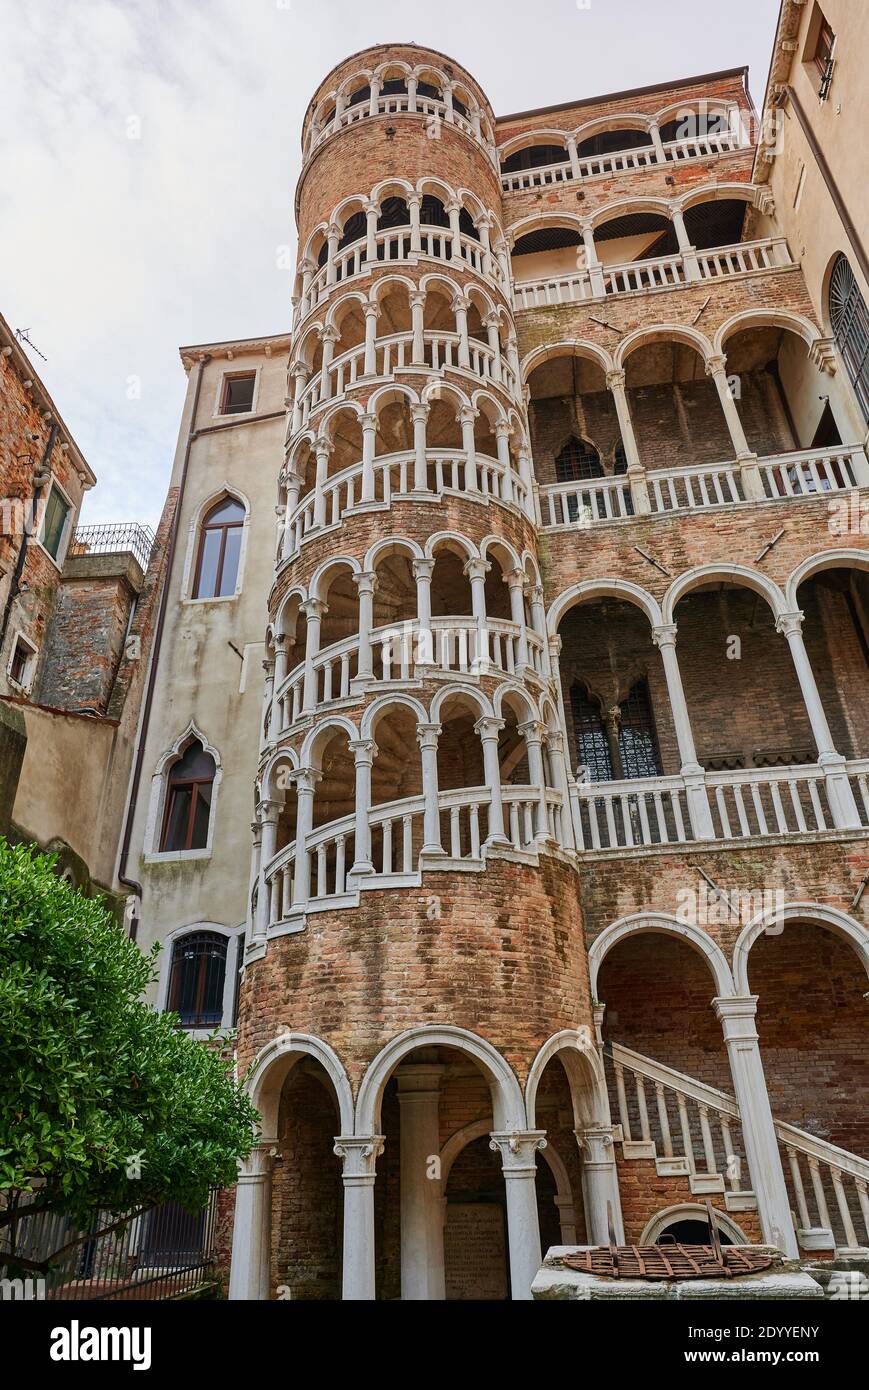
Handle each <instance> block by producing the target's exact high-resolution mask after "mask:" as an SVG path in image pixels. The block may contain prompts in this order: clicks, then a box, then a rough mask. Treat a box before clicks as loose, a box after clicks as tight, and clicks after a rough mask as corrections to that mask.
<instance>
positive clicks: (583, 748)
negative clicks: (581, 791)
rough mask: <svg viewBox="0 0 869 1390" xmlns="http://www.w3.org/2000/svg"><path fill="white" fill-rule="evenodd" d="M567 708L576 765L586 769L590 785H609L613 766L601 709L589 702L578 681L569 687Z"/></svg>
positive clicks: (585, 690) (590, 700)
mask: <svg viewBox="0 0 869 1390" xmlns="http://www.w3.org/2000/svg"><path fill="white" fill-rule="evenodd" d="M570 705H571V710H572V712H573V728H574V733H575V736H576V757H577V762H578V763H579V765H580V766H582V767H587V768H588V775H589V778H590V779H591V781H592V782H611V781H612V780H613V764H612V758H611V756H610V748H609V742H608V740H607V736H606V729H605V727H604V722H603V714H602V713H601V708H600V705H599V704H597V703H596V702H595V701H594V700H592V699H591V697H590V696H589V693H588V690H587V689H586V687H585V686H584V685H581V684H580V682H579V681H575V682H574V684H573V686H572V687H571V691H570Z"/></svg>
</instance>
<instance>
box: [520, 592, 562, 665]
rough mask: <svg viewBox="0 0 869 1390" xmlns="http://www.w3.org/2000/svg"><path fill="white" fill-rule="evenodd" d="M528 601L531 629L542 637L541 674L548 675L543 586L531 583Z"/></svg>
mask: <svg viewBox="0 0 869 1390" xmlns="http://www.w3.org/2000/svg"><path fill="white" fill-rule="evenodd" d="M528 601H529V603H530V604H531V630H532V632H536V633H537V635H538V636H539V637H542V638H543V674H544V676H546V677H550V676H551V675H552V659H551V656H550V651H549V643H548V641H547V636H546V606H545V604H544V602H543V586H542V585H541V584H532V585H531V586H530V587H529V589H528ZM559 650H561V648H560V647H559ZM559 688H560V687H559Z"/></svg>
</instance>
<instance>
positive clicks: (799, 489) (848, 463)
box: [758, 444, 869, 500]
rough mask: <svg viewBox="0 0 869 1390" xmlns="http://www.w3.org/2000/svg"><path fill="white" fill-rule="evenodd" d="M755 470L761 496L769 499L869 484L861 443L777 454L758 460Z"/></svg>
mask: <svg viewBox="0 0 869 1390" xmlns="http://www.w3.org/2000/svg"><path fill="white" fill-rule="evenodd" d="M758 469H759V471H760V476H761V481H762V483H763V490H764V493H765V495H766V496H767V497H768V498H770V499H772V500H775V499H778V498H781V497H811V496H815V495H817V494H818V493H823V492H841V491H843V490H847V489H850V488H855V487H861V486H866V484H867V482H869V464H867V461H866V455H865V453H864V451H863V446H862V445H861V444H836V445H828V446H827V447H825V448H822V449H803V450H799V451H797V452H795V453H790V454H777V455H774V456H773V457H769V458H763V459H760V460H759V461H758Z"/></svg>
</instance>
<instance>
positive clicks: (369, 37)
mask: <svg viewBox="0 0 869 1390" xmlns="http://www.w3.org/2000/svg"><path fill="white" fill-rule="evenodd" d="M777 8H778V6H777V0H762V3H758V0H731V3H729V4H728V5H727V6H726V7H719V9H718V10H715V9H714V8H713V9H711V10H710V9H708V8H707V9H706V10H704V11H703V17H702V23H698V22H697V21H698V9H697V6H696V4H695V3H693V0H678V2H677V0H659V3H658V4H655V5H649V4H647V3H645V0H592V3H591V8H590V9H589V10H579V9H578V8H577V6H576V4H575V0H549V2H548V3H547V4H546V5H544V6H540V5H538V6H537V7H536V10H534V11H530V10H529V9H528V7H527V5H525V4H520V3H518V0H506V2H505V3H502V4H499V5H497V6H493V5H483V6H476V7H472V6H470V5H468V4H466V3H464V2H463V0H439V3H437V4H435V5H432V4H431V3H429V0H425V2H424V0H410V2H409V3H405V4H403V5H402V7H401V10H400V12H399V18H398V19H396V13H397V12H396V11H395V9H394V7H393V6H391V5H386V4H384V3H382V0H376V3H373V4H368V5H365V6H359V5H358V4H353V3H350V2H349V0H348V2H347V3H339V0H333V3H320V4H310V3H306V4H303V3H302V2H301V0H292V3H290V4H287V3H284V0H244V3H241V0H138V3H131V0H76V3H75V4H74V5H71V4H66V3H62V0H28V3H27V4H26V5H22V4H21V3H20V0H0V32H2V33H3V36H4V41H3V46H2V49H0V94H2V95H0V99H2V106H3V110H2V115H0V169H2V179H0V248H2V259H0V308H2V309H3V312H4V313H5V315H6V318H7V319H8V320H9V321H10V322H11V323H12V324H13V326H14V327H23V328H29V329H30V332H31V336H32V338H33V341H34V342H35V343H36V344H37V346H38V347H40V348H41V350H42V351H43V352H44V353H46V354H47V356H48V358H49V361H48V363H47V364H42V363H40V362H39V361H38V359H35V360H36V364H37V366H38V368H39V371H40V373H41V375H42V376H43V378H44V379H45V381H46V384H47V385H48V387H49V389H50V390H51V392H52V394H53V395H54V397H55V400H56V401H57V404H58V407H59V409H60V410H61V412H62V414H63V415H64V417H65V419H66V420H67V422H68V424H69V426H70V428H71V429H72V430H73V432H74V434H75V436H76V439H77V441H78V443H79V444H80V446H81V448H82V449H83V451H84V453H85V456H86V457H87V458H88V461H89V462H90V464H91V466H92V467H93V469H94V471H95V472H96V474H97V476H98V479H99V482H98V485H97V487H96V488H95V489H94V491H93V492H92V493H91V494H90V495H89V498H88V501H87V503H86V516H87V519H88V520H91V521H95V520H105V521H111V520H122V519H135V520H140V521H150V522H151V523H153V522H154V521H155V520H156V518H157V516H158V515H159V511H160V506H161V502H162V497H163V494H164V492H165V488H166V485H167V482H168V477H169V469H170V465H171V458H172V453H173V450H174V446H175V437H176V434H177V429H178V419H179V416H180V410H181V402H182V399H183V393H184V387H185V379H184V374H183V371H182V369H181V367H180V364H179V360H178V354H177V348H178V345H179V344H182V343H192V342H207V341H213V340H217V339H220V338H226V337H234V336H238V337H242V336H245V335H248V334H251V335H252V334H258V333H270V332H280V331H282V330H285V329H286V328H287V326H288V321H289V313H290V305H289V296H290V281H289V277H288V275H287V274H286V272H281V271H279V270H278V268H277V266H276V259H275V253H276V248H277V247H278V246H279V245H281V244H286V243H288V242H290V243H292V242H293V241H294V229H293V225H292V192H293V187H294V184H295V181H296V178H297V176H298V170H299V132H300V126H301V120H302V116H303V114H304V110H305V107H306V105H307V102H308V100H309V98H310V96H311V93H312V91H313V89H314V87H315V86H316V85H317V83H318V82H319V81H320V80H321V78H322V77H323V76H324V75H325V73H326V72H327V71H328V69H329V68H330V67H332V66H333V65H334V64H335V63H336V62H338V61H340V60H341V59H342V58H343V57H344V56H346V55H347V54H348V53H351V52H353V51H354V50H356V49H359V48H363V47H366V46H367V45H368V44H370V43H375V42H380V41H383V40H384V39H388V38H393V39H396V40H399V41H402V40H406V39H413V40H415V41H416V42H418V43H425V44H430V45H431V46H433V47H436V48H438V49H440V50H442V51H445V52H448V53H451V54H453V55H454V56H455V57H456V58H457V59H458V60H459V61H460V62H462V63H463V64H464V65H465V66H467V67H468V68H469V69H470V70H471V71H472V72H474V74H475V75H476V76H477V77H478V79H479V80H480V81H481V82H482V84H483V86H484V88H485V89H486V91H487V92H488V95H489V97H490V98H491V100H492V102H493V104H494V106H495V109H496V111H500V112H506V111H509V110H515V109H517V108H520V107H521V108H523V109H525V108H529V107H534V106H537V105H544V104H546V103H548V102H553V101H559V100H567V99H568V98H570V97H574V96H579V95H594V94H595V93H597V92H601V91H606V90H615V89H620V88H624V87H630V86H633V85H639V84H645V83H652V82H656V81H663V80H666V79H668V78H673V77H678V76H685V75H690V74H691V73H694V72H698V71H705V70H708V69H711V68H723V67H730V66H736V65H739V64H741V63H743V62H746V61H750V62H751V63H752V65H753V70H754V76H753V84H752V85H753V88H754V93H755V96H756V98H758V99H759V98H760V97H761V96H762V88H763V82H764V79H765V76H766V66H765V65H766V62H767V59H768V53H769V45H770V42H771V37H772V32H773V29H774V24H775V17H776V12H777ZM758 69H760V71H758ZM137 123H138V125H137ZM131 135H133V136H136V135H138V136H139V138H130V136H131ZM134 376H135V377H137V378H139V379H140V381H141V396H140V398H139V399H129V398H128V378H130V377H134Z"/></svg>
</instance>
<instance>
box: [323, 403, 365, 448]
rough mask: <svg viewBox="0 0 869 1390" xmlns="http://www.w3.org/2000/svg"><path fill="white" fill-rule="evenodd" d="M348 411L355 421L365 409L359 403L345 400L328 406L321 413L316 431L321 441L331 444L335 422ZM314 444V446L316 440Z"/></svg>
mask: <svg viewBox="0 0 869 1390" xmlns="http://www.w3.org/2000/svg"><path fill="white" fill-rule="evenodd" d="M348 410H349V411H350V412H351V414H353V415H355V416H356V418H357V419H361V417H362V416H363V415H364V414H365V407H364V405H363V404H362V403H361V401H353V400H347V399H345V400H341V401H337V402H334V403H332V404H330V405H328V406H327V407H326V409H325V410H324V411H323V414H322V415H321V416H320V421H319V429H318V434H319V436H320V437H322V438H323V439H326V440H328V441H329V443H330V444H331V443H332V442H333V440H332V432H333V430H334V428H335V420H336V419H337V418H338V416H339V415H342V414H343V413H344V412H345V411H348ZM314 442H315V444H316V439H315V441H314Z"/></svg>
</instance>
